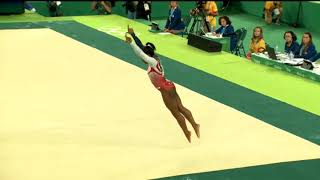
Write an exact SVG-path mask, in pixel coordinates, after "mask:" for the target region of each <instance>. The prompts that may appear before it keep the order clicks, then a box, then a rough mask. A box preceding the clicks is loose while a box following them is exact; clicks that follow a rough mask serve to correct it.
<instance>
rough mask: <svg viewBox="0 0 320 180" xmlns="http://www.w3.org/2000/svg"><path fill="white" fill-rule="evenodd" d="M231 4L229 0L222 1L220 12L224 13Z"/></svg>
mask: <svg viewBox="0 0 320 180" xmlns="http://www.w3.org/2000/svg"><path fill="white" fill-rule="evenodd" d="M230 4H231V0H223V4H222V7H221V11H224V10H225V9H226V8H227V7H228V6H229V5H230Z"/></svg>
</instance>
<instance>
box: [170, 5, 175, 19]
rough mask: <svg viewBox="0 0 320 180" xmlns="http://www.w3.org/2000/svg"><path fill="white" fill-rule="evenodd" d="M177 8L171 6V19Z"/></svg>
mask: <svg viewBox="0 0 320 180" xmlns="http://www.w3.org/2000/svg"><path fill="white" fill-rule="evenodd" d="M175 10H176V8H174V9H173V8H171V11H170V19H171V18H172V17H173V13H174V11H175Z"/></svg>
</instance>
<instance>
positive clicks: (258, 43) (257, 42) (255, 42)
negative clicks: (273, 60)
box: [247, 27, 266, 59]
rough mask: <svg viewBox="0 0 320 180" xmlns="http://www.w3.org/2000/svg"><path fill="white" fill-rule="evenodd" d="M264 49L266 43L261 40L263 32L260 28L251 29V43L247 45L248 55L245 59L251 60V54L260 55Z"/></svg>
mask: <svg viewBox="0 0 320 180" xmlns="http://www.w3.org/2000/svg"><path fill="white" fill-rule="evenodd" d="M265 49H266V43H265V41H264V40H263V31H262V28H261V27H255V28H254V29H253V33H252V38H251V43H250V45H249V53H248V54H247V58H248V59H251V53H262V52H263V51H264V50H265Z"/></svg>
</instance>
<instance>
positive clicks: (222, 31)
mask: <svg viewBox="0 0 320 180" xmlns="http://www.w3.org/2000/svg"><path fill="white" fill-rule="evenodd" d="M227 27H228V25H226V26H225V27H223V28H222V30H221V34H223V33H224V31H225V30H226V29H227Z"/></svg>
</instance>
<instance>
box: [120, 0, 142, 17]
mask: <svg viewBox="0 0 320 180" xmlns="http://www.w3.org/2000/svg"><path fill="white" fill-rule="evenodd" d="M137 5H138V1H126V2H125V3H124V4H123V6H124V7H125V8H126V14H127V17H128V18H129V19H136V17H137Z"/></svg>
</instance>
